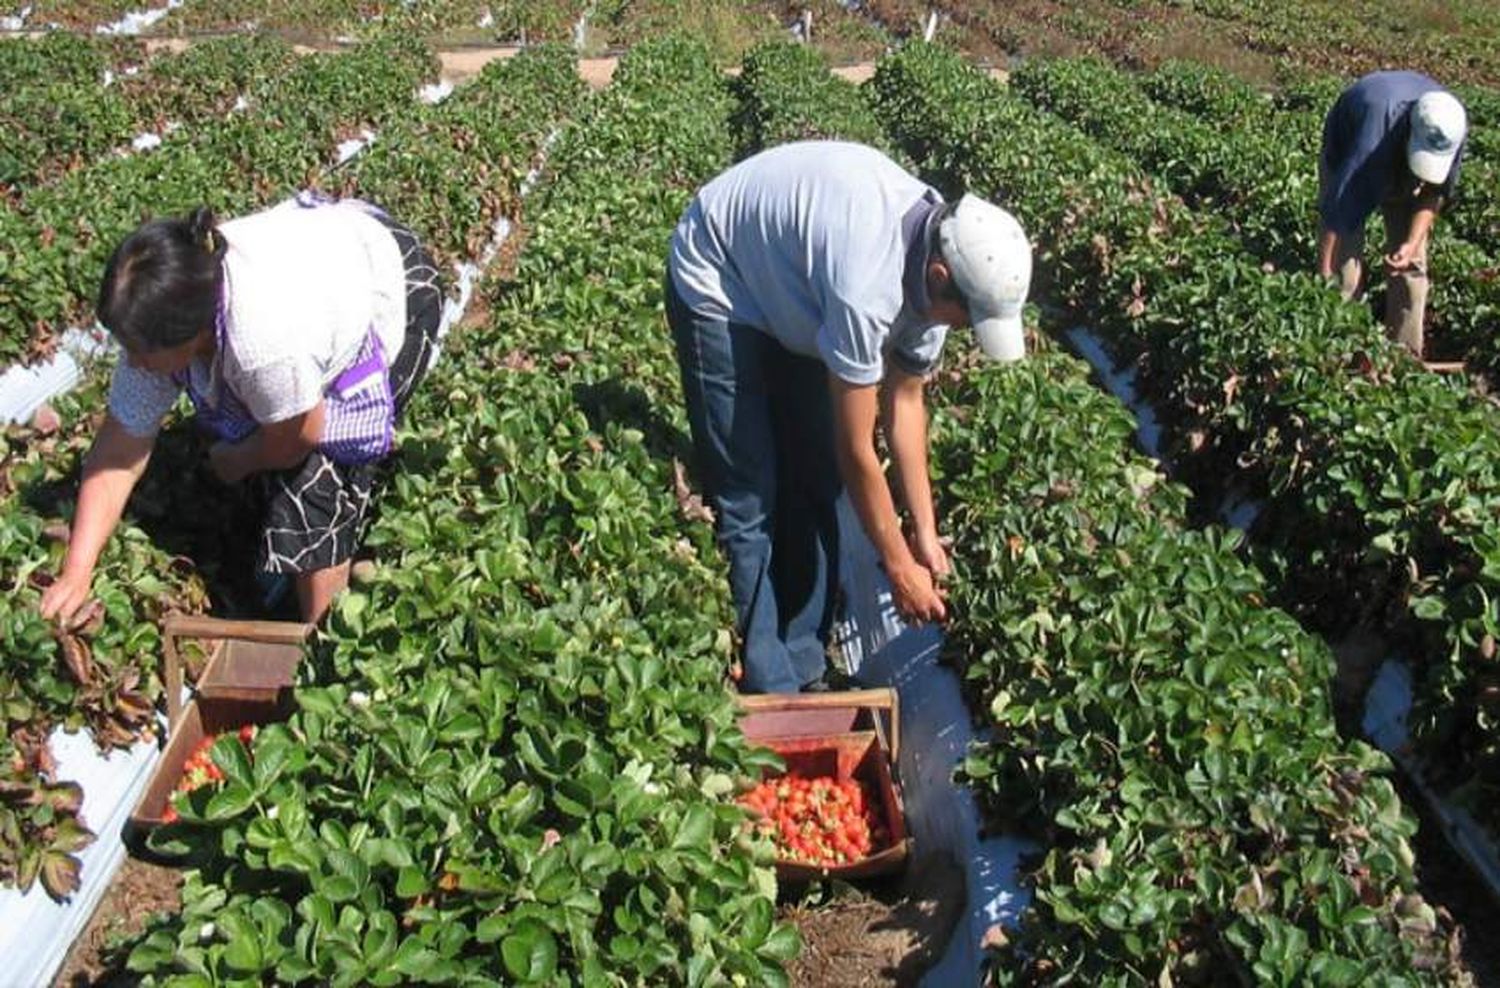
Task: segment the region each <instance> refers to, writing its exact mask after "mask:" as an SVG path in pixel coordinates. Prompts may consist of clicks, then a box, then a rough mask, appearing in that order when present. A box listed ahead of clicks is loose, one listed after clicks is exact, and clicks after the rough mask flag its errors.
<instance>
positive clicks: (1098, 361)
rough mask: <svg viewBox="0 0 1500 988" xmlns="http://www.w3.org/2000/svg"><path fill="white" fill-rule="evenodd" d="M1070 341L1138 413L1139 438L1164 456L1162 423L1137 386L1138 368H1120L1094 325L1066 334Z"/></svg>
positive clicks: (1153, 452) (1152, 453) (1148, 449)
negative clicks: (1136, 374)
mask: <svg viewBox="0 0 1500 988" xmlns="http://www.w3.org/2000/svg"><path fill="white" fill-rule="evenodd" d="M1063 335H1065V336H1066V337H1067V338H1068V341H1069V342H1070V343H1072V344H1073V346H1074V347H1075V348H1076V349H1077V350H1078V353H1079V355H1080V356H1082V357H1083V359H1084V360H1087V361H1088V362H1089V364H1090V366H1092V367H1093V368H1094V370H1096V371H1098V372H1099V377H1100V378H1102V379H1103V381H1104V386H1105V387H1107V388H1109V391H1110V393H1111V394H1113V395H1114V396H1115V397H1116V398H1119V399H1120V401H1121V402H1123V403H1124V405H1125V407H1127V408H1129V409H1130V410H1131V411H1132V412H1133V413H1135V421H1136V442H1137V443H1139V444H1140V447H1141V449H1143V450H1145V451H1146V453H1147V454H1148V455H1150V456H1155V457H1157V458H1160V457H1161V424H1160V423H1159V422H1157V420H1156V410H1155V409H1154V408H1152V407H1151V406H1150V405H1149V404H1147V403H1146V402H1145V401H1144V400H1143V399H1142V398H1141V396H1140V393H1139V392H1138V391H1137V390H1136V386H1135V368H1134V367H1126V368H1123V369H1121V368H1117V367H1116V366H1115V361H1114V358H1113V357H1111V356H1110V355H1109V351H1108V350H1106V349H1105V348H1104V342H1103V341H1102V340H1100V339H1099V337H1098V335H1096V334H1095V333H1094V331H1093V330H1091V329H1086V328H1084V327H1082V326H1078V327H1076V328H1074V329H1070V330H1068V331H1067V332H1066V333H1065V334H1063Z"/></svg>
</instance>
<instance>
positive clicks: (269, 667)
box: [129, 615, 313, 834]
mask: <svg viewBox="0 0 1500 988" xmlns="http://www.w3.org/2000/svg"><path fill="white" fill-rule="evenodd" d="M312 630H313V629H312V626H311V625H307V624H298V623H295V622H285V621H222V620H219V619H217V618H207V617H185V616H182V615H172V616H169V617H168V618H167V620H166V622H165V624H164V625H163V627H162V639H163V644H164V651H165V653H166V654H165V657H164V668H163V673H162V681H163V683H165V685H166V690H167V744H166V747H165V748H164V749H163V751H162V755H161V759H160V760H159V761H158V762H157V765H156V770H155V771H154V772H153V773H152V775H151V779H150V781H149V782H148V783H147V784H146V789H145V792H143V793H142V794H141V798H140V799H139V800H138V801H137V802H136V805H135V809H134V810H133V811H132V812H131V814H130V822H129V827H130V828H131V829H133V830H134V831H136V832H137V833H138V834H144V833H146V832H148V831H150V830H152V829H154V828H155V827H158V826H160V825H161V823H162V814H163V813H164V812H165V811H166V808H167V801H168V800H169V799H170V798H171V796H172V792H173V790H175V789H176V788H177V783H178V781H179V780H181V778H182V768H183V764H184V763H185V762H186V761H187V760H188V757H189V756H190V755H191V754H192V753H193V749H194V748H196V747H197V746H198V744H199V742H201V741H202V740H203V739H204V738H205V737H207V736H209V735H210V734H219V733H222V732H224V731H233V730H238V729H239V728H240V727H243V726H244V725H246V724H254V725H256V726H260V725H262V724H271V723H275V722H277V721H282V720H286V719H287V717H289V716H290V715H291V713H292V709H293V707H294V703H293V697H292V686H293V684H294V683H295V682H296V675H297V663H298V662H300V661H301V660H302V649H303V645H304V643H305V642H306V640H307V638H308V637H309V636H310V635H311V634H312ZM184 639H198V640H200V641H203V642H206V643H207V645H208V660H207V663H206V664H205V665H204V667H203V673H202V675H200V676H199V677H198V683H197V686H196V687H195V692H196V694H197V695H196V696H194V697H193V698H192V699H191V700H189V701H188V703H187V704H186V705H185V706H184V705H183V703H182V683H183V675H182V649H183V640H184Z"/></svg>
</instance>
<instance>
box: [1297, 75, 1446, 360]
mask: <svg viewBox="0 0 1500 988" xmlns="http://www.w3.org/2000/svg"><path fill="white" fill-rule="evenodd" d="M1465 131H1466V120H1465V116H1464V108H1463V105H1462V104H1461V103H1459V101H1458V100H1457V99H1456V98H1455V97H1454V96H1453V94H1452V93H1450V92H1448V91H1447V90H1445V89H1443V87H1442V86H1440V85H1438V84H1437V83H1436V82H1434V81H1433V80H1431V79H1429V78H1428V77H1427V76H1425V75H1422V74H1421V73H1419V72H1373V73H1371V74H1370V75H1367V76H1365V77H1364V78H1362V79H1360V80H1359V81H1358V82H1356V83H1354V85H1352V86H1350V87H1349V88H1348V89H1346V90H1344V92H1343V94H1342V95H1341V96H1339V98H1338V100H1337V101H1336V102H1335V103H1334V104H1333V108H1332V109H1331V110H1329V111H1328V116H1327V118H1326V119H1325V120H1324V122H1323V152H1322V155H1321V156H1320V158H1319V161H1318V177H1319V188H1320V191H1319V196H1318V211H1319V215H1320V217H1321V220H1322V227H1323V229H1322V236H1321V238H1320V241H1319V245H1318V272H1319V274H1321V275H1322V276H1323V277H1325V278H1328V279H1333V278H1337V279H1338V281H1339V288H1340V290H1341V291H1342V293H1343V295H1344V297H1345V298H1353V297H1354V296H1355V295H1356V294H1357V293H1358V292H1359V290H1360V282H1361V278H1362V274H1363V271H1362V259H1363V253H1364V227H1365V220H1366V219H1367V218H1368V217H1369V215H1370V213H1372V212H1374V211H1375V208H1376V207H1377V206H1378V207H1380V210H1381V214H1382V216H1383V217H1384V219H1385V274H1386V286H1387V287H1386V307H1385V324H1386V330H1387V332H1389V333H1390V335H1391V336H1392V337H1393V338H1394V339H1396V340H1398V341H1400V342H1401V343H1402V344H1403V345H1405V346H1406V347H1407V349H1409V350H1411V352H1412V353H1413V354H1415V355H1416V356H1417V357H1418V358H1419V359H1420V358H1421V356H1422V315H1423V311H1424V309H1425V308H1426V306H1427V238H1428V235H1429V233H1430V232H1431V230H1432V224H1433V221H1434V220H1435V219H1436V218H1437V214H1438V211H1439V210H1441V209H1442V207H1443V205H1444V204H1445V203H1446V202H1447V201H1448V200H1449V199H1451V198H1452V196H1453V192H1454V189H1455V188H1456V187H1457V184H1458V170H1459V161H1460V158H1461V154H1462V150H1463V141H1464V134H1465Z"/></svg>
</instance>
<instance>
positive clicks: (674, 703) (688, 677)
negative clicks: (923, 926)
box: [130, 40, 798, 984]
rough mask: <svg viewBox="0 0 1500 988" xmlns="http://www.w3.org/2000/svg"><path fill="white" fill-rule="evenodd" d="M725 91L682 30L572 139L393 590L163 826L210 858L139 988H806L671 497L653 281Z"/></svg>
mask: <svg viewBox="0 0 1500 988" xmlns="http://www.w3.org/2000/svg"><path fill="white" fill-rule="evenodd" d="M667 79H670V80H672V81H673V86H672V87H671V88H670V89H662V88H661V84H662V82H663V81H665V80H667ZM663 92H671V93H672V94H673V95H672V96H671V98H670V99H662V98H660V95H659V94H660V93H663ZM647 94H651V95H652V98H651V99H649V100H648V99H646V98H645V97H646V96H647ZM536 100H537V102H536V103H535V104H534V105H532V106H525V107H518V108H517V109H518V113H522V114H524V116H525V117H526V118H528V119H535V118H539V117H540V116H541V115H542V114H543V113H546V112H552V111H551V110H549V109H547V106H548V104H547V98H546V97H545V96H544V95H542V93H541V91H538V95H537V96H536ZM728 108H729V107H728V100H727V93H726V91H725V89H724V86H723V83H722V81H721V80H720V79H719V77H718V75H717V73H716V72H714V70H713V68H712V66H711V65H710V64H709V62H708V60H707V59H706V58H704V57H703V49H702V48H701V47H700V46H698V45H693V44H688V43H684V42H681V41H676V40H668V41H663V42H657V43H653V44H649V45H645V46H642V47H641V48H639V49H636V50H634V51H632V52H631V53H630V54H629V55H628V56H627V57H626V59H625V60H624V63H623V64H622V66H621V68H620V72H619V73H618V75H617V78H616V81H615V83H614V85H613V86H612V87H611V88H610V89H609V90H608V91H606V92H605V93H603V94H602V95H601V96H600V97H598V98H597V99H596V100H593V101H591V102H590V104H589V106H588V108H587V112H586V113H585V114H584V115H583V117H582V119H581V120H580V121H579V123H578V125H577V126H572V127H568V128H567V129H565V130H564V131H563V133H562V134H561V135H560V136H559V137H558V138H557V140H556V143H555V145H554V146H553V148H552V150H551V152H550V153H549V155H548V160H547V172H546V173H545V175H544V180H543V185H542V186H541V187H540V188H539V189H538V190H537V191H536V192H535V193H533V196H532V198H531V199H530V200H528V205H527V209H526V213H525V216H524V221H525V225H526V228H527V230H528V234H529V236H528V241H527V244H526V250H525V252H524V253H523V254H522V257H521V261H520V264H519V267H518V269H517V271H516V272H515V274H514V277H513V279H512V280H510V281H507V282H505V283H504V284H503V285H500V286H496V287H495V289H494V291H495V292H496V295H495V301H496V304H497V309H496V311H495V314H494V316H493V317H492V319H491V320H490V322H489V323H488V324H487V325H479V326H474V327H469V328H466V329H464V330H463V331H462V332H460V333H457V334H455V335H454V336H453V337H450V338H449V339H448V340H447V342H446V344H445V350H444V354H445V356H444V361H443V363H442V364H441V365H440V366H439V367H438V368H437V370H436V372H435V373H434V374H433V375H432V377H430V378H429V380H428V382H427V383H426V384H425V385H424V387H423V389H421V390H420V391H419V392H418V394H417V395H416V396H415V397H414V400H413V403H412V406H411V408H410V410H409V418H408V423H407V428H406V433H405V435H404V436H403V439H402V444H401V447H400V452H399V455H398V463H397V469H396V470H395V471H394V474H393V476H392V478H391V482H390V484H389V486H388V488H387V490H386V492H385V495H384V496H383V499H382V508H381V514H380V518H379V520H378V521H377V523H376V525H375V527H374V529H373V530H372V532H371V534H370V538H369V544H370V545H371V546H373V547H374V548H375V549H376V550H377V552H378V553H379V554H380V558H381V574H380V576H379V577H378V578H377V579H376V580H375V581H373V582H372V583H371V584H370V585H368V586H367V587H366V588H365V589H364V590H363V591H362V592H360V593H357V594H351V595H348V596H346V597H345V598H343V599H342V600H341V602H340V603H339V605H338V606H337V608H336V612H335V614H334V615H333V617H332V620H331V622H330V628H329V633H328V635H327V637H326V639H325V641H324V642H323V644H322V645H320V647H318V648H317V649H316V650H315V652H314V653H313V654H312V656H311V657H310V658H311V662H310V664H309V665H308V670H307V681H306V682H305V683H304V685H303V686H302V687H301V688H299V690H298V694H297V696H298V707H299V709H298V712H297V713H296V714H295V715H294V716H293V717H292V718H291V720H289V721H288V722H287V723H286V724H285V725H278V726H271V727H267V728H264V729H263V730H262V731H261V732H260V733H259V735H258V736H257V737H256V739H255V741H254V751H253V759H249V758H247V757H244V754H245V753H244V752H243V751H242V749H240V748H239V747H238V745H237V743H233V742H220V743H219V745H218V746H217V747H216V748H215V750H214V752H213V758H214V760H215V762H216V763H217V764H218V765H219V766H220V768H221V769H222V770H223V771H224V774H225V776H226V780H227V781H226V784H225V786H224V787H223V788H222V789H221V790H219V791H217V792H212V791H208V790H202V791H196V792H194V793H193V794H191V796H190V797H189V798H188V800H187V801H186V805H184V806H183V808H182V821H181V822H180V823H179V824H176V825H173V826H172V827H169V828H164V829H163V830H162V831H159V832H158V835H157V838H156V840H157V842H158V844H159V846H161V847H162V848H164V849H169V850H173V851H176V852H178V853H182V854H185V855H187V856H188V857H189V859H190V860H192V861H194V862H196V864H197V865H198V870H197V871H195V872H193V873H191V874H190V877H189V881H188V885H187V887H186V889H185V892H184V900H183V909H182V912H181V914H180V915H178V916H176V917H174V918H172V919H171V920H170V921H168V922H167V923H166V924H165V925H164V926H163V927H161V928H160V929H158V930H156V931H154V932H153V933H152V934H151V935H150V936H149V937H147V938H146V939H145V940H143V941H142V942H141V943H140V944H138V945H137V947H136V948H135V950H134V951H133V952H132V955H131V958H130V966H131V968H132V969H133V970H134V971H136V972H137V973H138V974H139V975H140V976H141V977H142V978H143V980H144V981H145V983H147V984H156V983H181V984H187V983H194V982H199V981H203V980H207V981H210V982H215V981H225V982H236V981H251V980H260V981H263V980H273V981H276V982H278V983H318V984H408V983H418V982H452V981H457V980H464V981H468V982H472V983H483V984H502V983H503V984H513V983H532V982H539V983H558V982H568V983H580V982H581V983H584V984H627V983H652V984H677V983H693V984H701V983H722V982H731V983H740V984H781V983H785V975H784V974H783V973H782V970H781V964H782V963H783V962H784V961H785V960H787V959H788V958H789V957H790V956H791V955H792V954H793V953H794V952H795V950H796V949H797V942H798V941H797V937H796V934H795V932H794V931H793V930H791V929H790V928H787V927H784V926H779V925H777V924H776V923H775V922H774V913H773V907H772V897H773V894H774V883H773V881H772V879H771V872H770V870H769V868H768V865H769V862H770V858H769V848H767V847H764V846H762V845H759V844H757V843H755V842H753V841H751V840H750V839H749V837H748V836H747V834H746V832H745V830H744V826H743V825H744V822H745V815H744V813H743V811H741V810H740V809H738V808H737V807H735V806H734V805H733V802H732V799H731V797H732V795H733V791H734V789H735V787H736V784H737V783H736V780H737V779H738V778H740V777H743V776H747V775H752V774H755V773H758V771H759V769H760V766H762V765H764V764H766V757H767V756H765V755H764V754H757V753H756V752H754V751H753V750H751V749H750V748H749V746H748V745H747V743H746V742H745V739H744V738H743V736H742V735H741V734H740V732H739V731H738V729H737V727H736V724H735V722H736V715H735V709H734V706H733V704H732V703H731V701H730V698H729V696H728V694H727V693H726V692H725V690H724V687H723V685H722V684H723V672H724V669H725V665H726V663H727V661H728V641H727V636H724V635H723V634H722V632H721V630H720V629H722V628H723V627H724V626H725V625H726V623H727V617H728V607H727V601H726V600H725V599H724V591H723V583H722V577H721V574H720V571H719V568H718V564H717V560H716V557H715V556H714V555H713V547H712V539H711V535H710V533H709V532H708V531H707V530H706V528H705V526H703V525H702V523H701V522H695V521H692V520H690V519H689V518H687V517H686V516H685V515H684V513H683V512H682V510H681V509H680V508H679V506H678V504H677V501H676V500H675V498H674V497H673V493H672V491H673V488H672V486H671V485H672V480H673V463H672V460H673V455H674V453H676V452H677V449H678V446H679V445H680V439H679V438H678V433H679V430H680V429H681V423H680V422H679V421H678V419H679V417H680V416H679V415H678V413H677V412H676V410H675V403H673V404H669V403H668V402H669V401H671V396H670V389H671V387H672V386H674V384H675V381H674V379H673V374H674V371H673V364H672V356H671V347H670V343H669V341H668V339H667V337H666V336H665V335H664V332H663V331H662V329H661V328H660V322H659V319H660V317H659V308H658V307H659V304H660V295H659V289H657V288H656V287H655V286H656V285H657V284H659V278H660V264H661V259H660V244H661V242H662V240H663V238H664V237H665V236H666V233H667V231H669V230H670V229H671V225H672V224H673V223H675V220H676V216H677V213H678V212H679V211H680V210H681V208H682V206H683V205H684V204H685V202H686V199H687V197H688V196H689V195H690V194H691V191H692V189H693V188H694V187H695V186H696V184H697V183H698V182H701V181H702V180H703V179H704V178H706V177H707V176H708V175H710V174H711V173H712V171H713V170H714V169H715V168H717V167H722V164H723V163H724V162H725V161H727V160H728V155H729V146H730V145H729V138H728V128H727V126H726V120H727V117H728ZM648 151H649V152H650V153H647V152H648ZM622 160H625V161H631V162H634V163H636V165H635V168H634V170H630V171H622V170H621V169H620V168H619V167H618V162H620V161H622ZM585 217H586V218H587V219H588V220H589V222H588V223H583V222H580V220H581V219H582V218H585ZM647 271H649V272H650V274H651V281H649V282H647V284H648V285H650V286H651V288H650V289H649V290H646V291H642V290H640V282H639V281H638V280H637V279H638V278H639V276H640V275H641V274H642V273H644V272H647ZM580 283H582V284H583V285H586V286H587V288H588V293H589V297H588V298H586V299H585V298H580V297H579V294H578V292H577V290H576V288H577V286H578V285H579V284H580ZM575 312H583V313H587V314H588V316H589V317H591V321H590V322H589V324H588V325H587V327H586V328H584V327H580V326H578V325H577V324H576V323H574V322H573V321H572V320H573V313H575ZM658 416H660V417H658Z"/></svg>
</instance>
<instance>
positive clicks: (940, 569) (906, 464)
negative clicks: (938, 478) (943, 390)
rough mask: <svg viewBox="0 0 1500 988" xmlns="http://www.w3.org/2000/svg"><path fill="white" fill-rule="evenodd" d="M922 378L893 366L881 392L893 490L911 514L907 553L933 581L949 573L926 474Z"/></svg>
mask: <svg viewBox="0 0 1500 988" xmlns="http://www.w3.org/2000/svg"><path fill="white" fill-rule="evenodd" d="M923 392H924V387H923V378H921V377H918V376H916V375H913V374H908V373H906V372H905V371H903V370H901V369H900V368H898V367H894V366H893V367H892V368H891V370H890V372H889V373H888V374H887V375H886V379H885V383H884V385H883V386H882V388H881V391H880V396H881V414H882V417H883V418H884V421H885V435H886V441H887V442H888V443H889V444H890V447H891V458H892V460H893V461H894V465H895V469H896V487H897V489H898V490H899V491H900V492H901V502H902V503H903V504H904V505H905V506H906V511H907V514H909V515H910V516H911V540H910V546H911V551H912V555H913V556H914V557H915V558H916V561H917V562H918V563H920V564H921V565H923V566H925V567H927V571H928V572H929V573H931V574H932V576H933V579H941V578H943V577H945V576H947V575H948V553H947V552H946V551H945V550H944V549H943V545H942V543H941V542H940V541H939V539H938V530H937V513H936V512H935V511H934V510H933V507H932V481H931V479H930V478H929V477H928V474H927V404H926V401H925V399H924V394H923Z"/></svg>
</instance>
